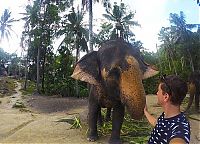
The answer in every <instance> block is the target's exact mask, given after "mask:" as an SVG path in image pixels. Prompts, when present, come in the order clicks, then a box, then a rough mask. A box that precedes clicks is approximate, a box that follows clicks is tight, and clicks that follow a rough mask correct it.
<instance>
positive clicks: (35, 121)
mask: <svg viewBox="0 0 200 144" xmlns="http://www.w3.org/2000/svg"><path fill="white" fill-rule="evenodd" d="M17 85H18V87H17V88H16V91H17V93H16V94H14V95H12V96H10V97H4V98H0V101H1V104H0V143H4V142H5V143H70V144H71V143H81V144H82V143H85V144H86V143H88V141H87V140H86V135H85V133H84V132H85V131H84V130H83V129H71V126H72V125H71V124H69V123H67V122H59V121H62V119H73V118H74V117H75V116H79V113H83V114H84V113H85V112H84V111H85V110H86V109H87V103H86V102H85V100H79V101H76V100H75V99H61V98H44V97H41V96H34V97H30V98H29V100H28V101H27V103H26V105H27V106H28V109H27V108H26V109H16V108H12V106H13V105H14V104H15V103H16V101H22V97H21V92H20V91H19V89H20V88H21V86H20V84H19V83H17ZM35 97H36V98H35ZM45 100H46V101H45ZM48 100H49V101H48ZM54 100H55V101H54ZM50 101H51V102H50ZM53 101H54V102H53ZM69 101H72V102H73V104H74V106H72V105H70V103H69ZM23 102H25V101H23ZM83 103H84V104H83ZM67 104H68V105H67ZM31 105H33V106H31ZM66 105H67V107H66ZM55 106H57V107H55ZM70 107H72V108H71V109H70ZM39 108H40V109H41V110H39ZM83 114H82V115H83Z"/></svg>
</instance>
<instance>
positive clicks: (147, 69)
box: [141, 60, 159, 79]
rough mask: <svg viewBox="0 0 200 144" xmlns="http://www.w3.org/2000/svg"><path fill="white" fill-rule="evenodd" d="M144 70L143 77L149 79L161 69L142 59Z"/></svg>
mask: <svg viewBox="0 0 200 144" xmlns="http://www.w3.org/2000/svg"><path fill="white" fill-rule="evenodd" d="M141 69H142V72H143V77H142V79H147V78H149V77H152V76H155V75H157V74H158V73H159V71H158V70H157V69H156V67H154V66H152V65H149V64H148V63H146V62H145V61H143V60H142V68H141Z"/></svg>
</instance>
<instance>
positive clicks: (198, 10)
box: [0, 0, 200, 54]
mask: <svg viewBox="0 0 200 144" xmlns="http://www.w3.org/2000/svg"><path fill="white" fill-rule="evenodd" d="M111 1H113V2H114V1H116V2H118V3H119V2H120V0H111ZM122 1H123V2H124V3H125V4H127V5H128V8H129V9H130V10H132V11H135V10H136V15H135V20H137V21H138V22H139V23H140V24H141V28H139V27H138V28H134V30H133V31H134V33H135V35H136V39H137V40H140V41H142V42H143V46H144V47H145V48H146V49H147V50H148V51H154V52H155V51H156V44H158V43H159V41H158V39H157V38H158V35H157V34H158V33H159V31H160V29H161V27H166V26H169V20H168V19H169V14H170V13H177V14H179V13H180V11H183V12H184V14H185V16H186V22H187V23H198V24H200V7H199V6H198V5H197V4H196V0H146V1H145V0H122ZM27 3H28V0H0V13H2V12H3V10H4V9H5V8H9V9H10V11H12V15H13V17H15V18H19V14H18V13H20V12H23V9H24V7H25V5H26V4H27ZM97 9H98V10H97ZM93 11H94V19H97V23H100V21H101V20H100V18H101V17H102V16H101V15H102V13H104V12H103V8H101V6H99V4H95V5H94V10H93ZM94 24H96V22H95V23H94ZM13 30H14V31H15V32H16V33H17V35H18V36H16V35H13V36H12V39H11V40H10V41H9V43H8V41H7V40H3V41H2V42H1V43H0V47H2V48H4V50H5V51H6V52H9V53H12V52H17V53H18V54H20V51H21V48H20V45H19V44H20V37H21V31H22V30H23V22H17V23H15V24H14V27H13ZM58 41H59V40H58ZM58 43H59V42H57V43H56V44H55V46H57V45H58Z"/></svg>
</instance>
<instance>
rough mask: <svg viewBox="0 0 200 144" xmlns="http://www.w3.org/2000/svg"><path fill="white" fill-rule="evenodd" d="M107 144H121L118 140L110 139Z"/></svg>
mask: <svg viewBox="0 0 200 144" xmlns="http://www.w3.org/2000/svg"><path fill="white" fill-rule="evenodd" d="M109 144H122V141H121V140H120V139H110V140H109Z"/></svg>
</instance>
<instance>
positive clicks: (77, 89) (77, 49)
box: [75, 41, 79, 98]
mask: <svg viewBox="0 0 200 144" xmlns="http://www.w3.org/2000/svg"><path fill="white" fill-rule="evenodd" d="M78 59H79V46H78V42H77V41H76V62H75V63H77V62H78ZM75 90H76V97H77V98H79V85H78V80H75Z"/></svg>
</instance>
